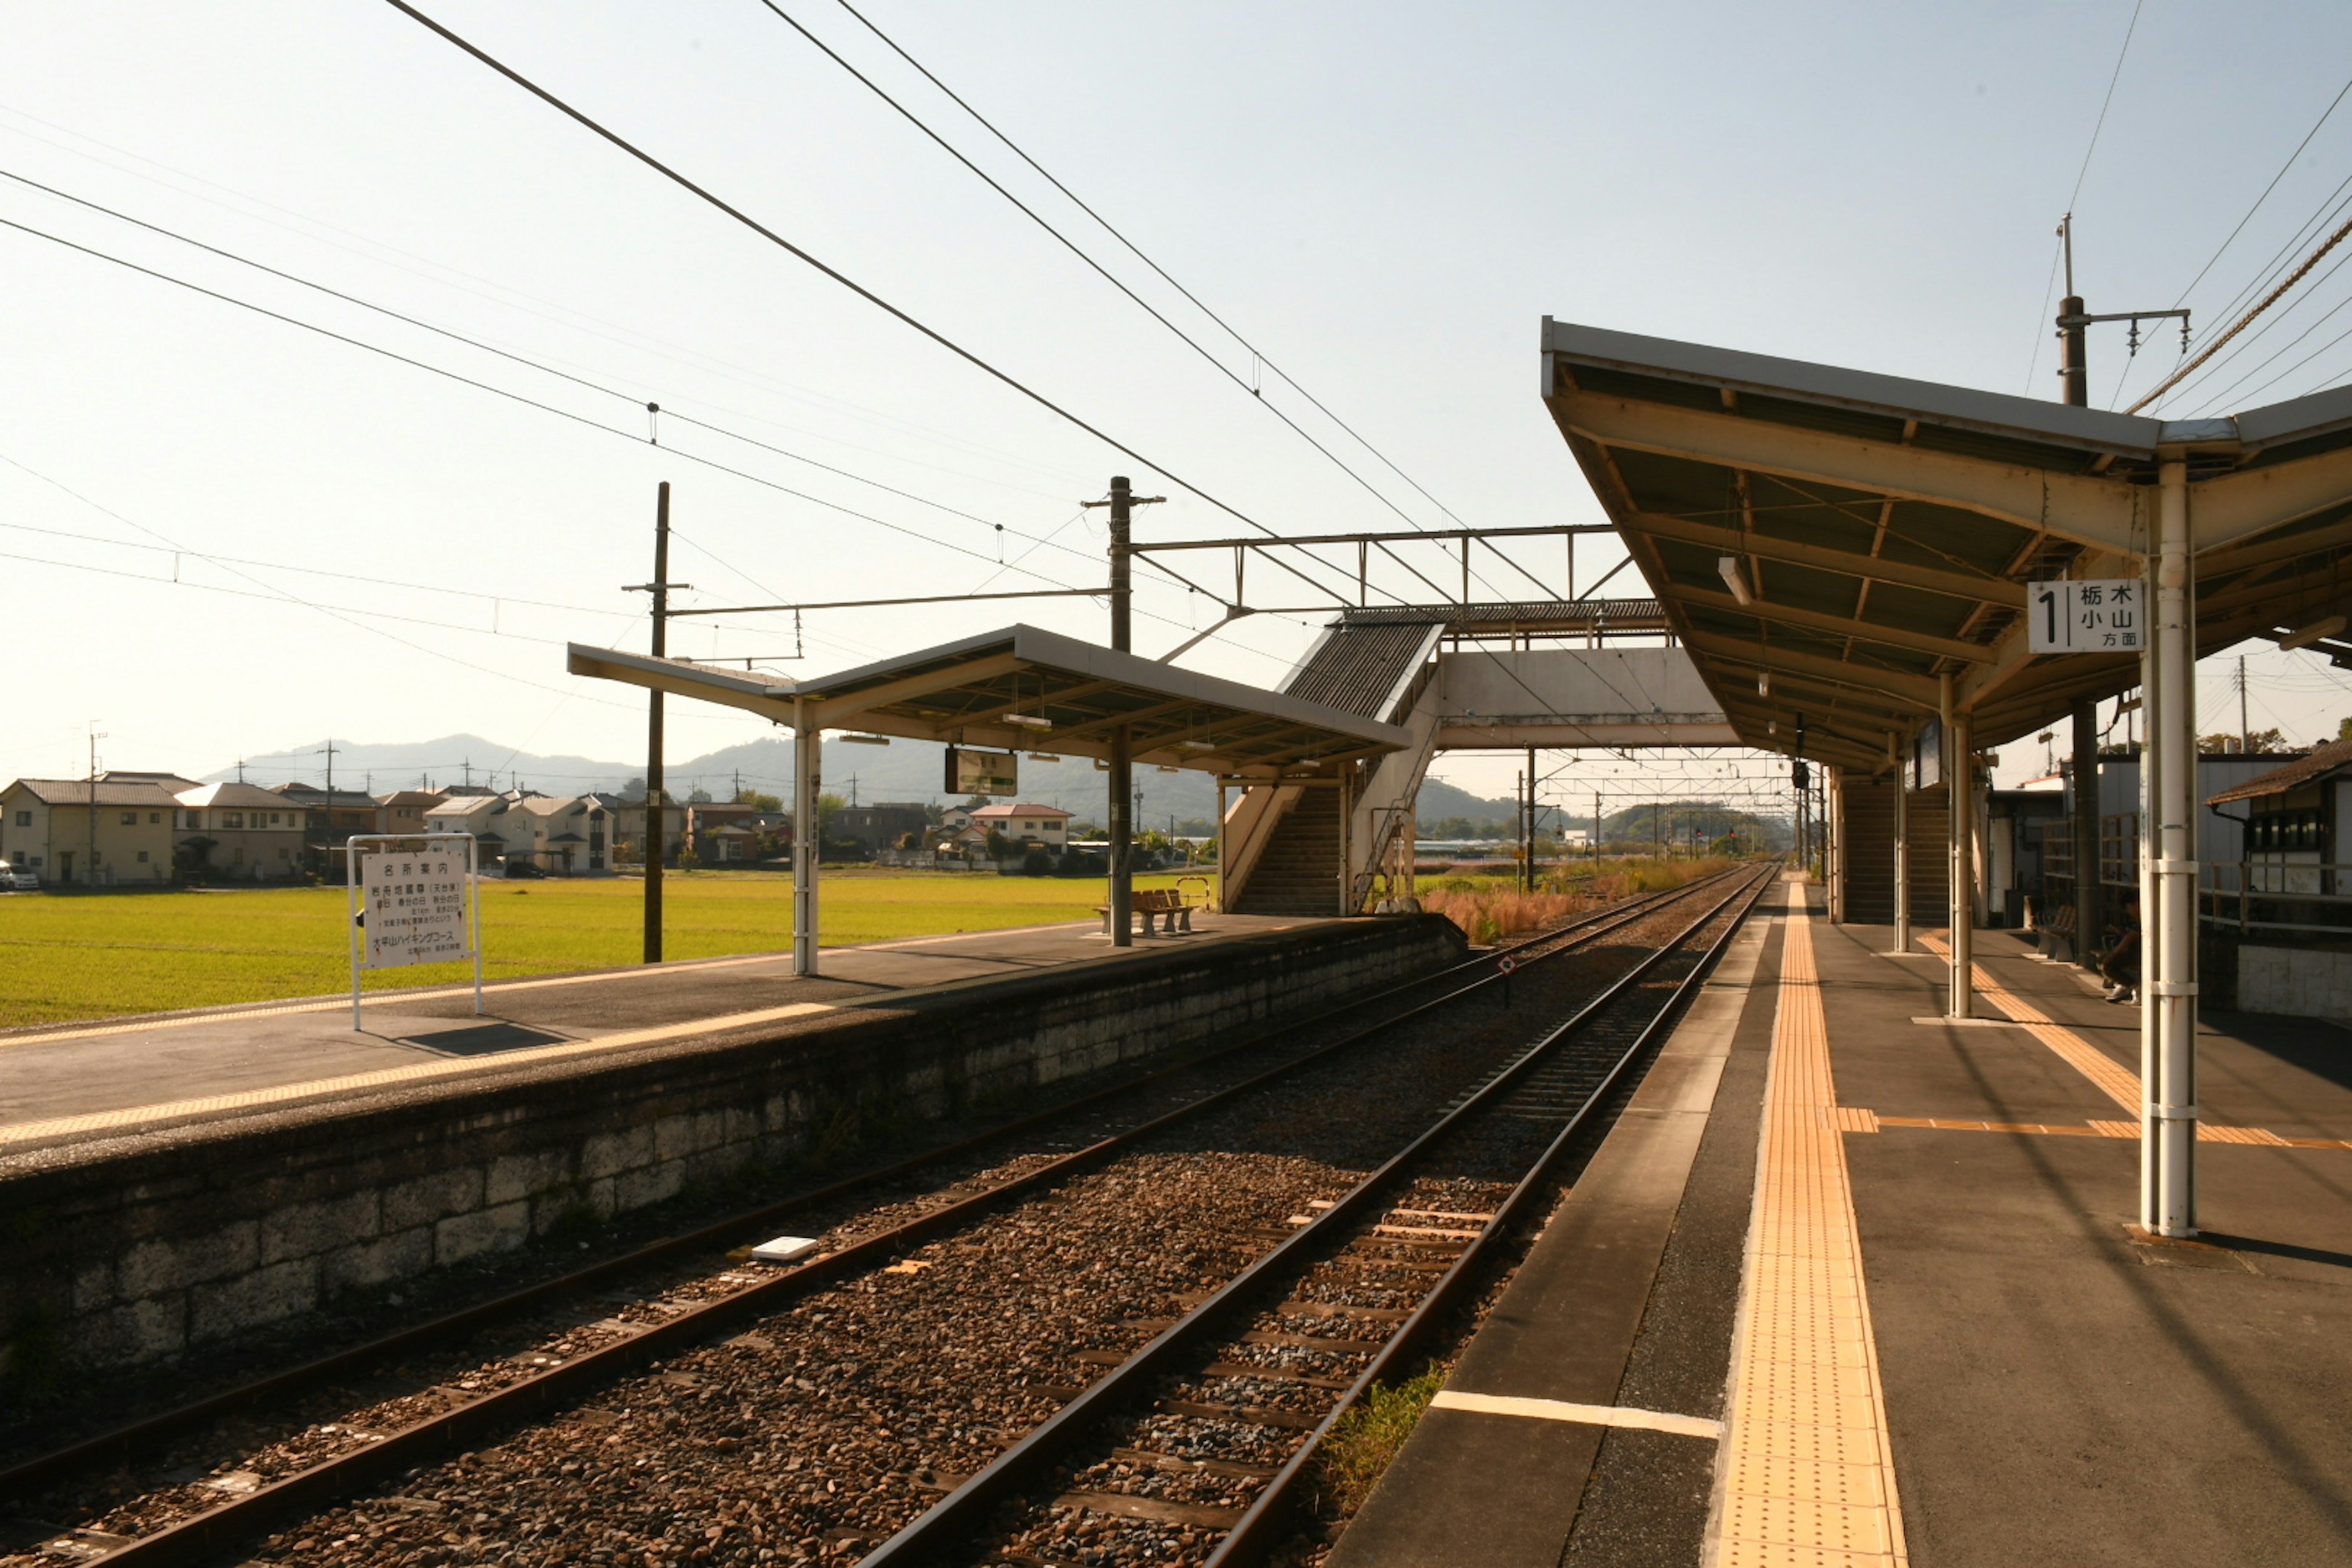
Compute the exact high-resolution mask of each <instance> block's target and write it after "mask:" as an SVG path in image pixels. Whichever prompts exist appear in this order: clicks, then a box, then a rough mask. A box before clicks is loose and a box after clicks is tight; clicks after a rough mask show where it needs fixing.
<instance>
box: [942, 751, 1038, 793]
mask: <svg viewBox="0 0 2352 1568" xmlns="http://www.w3.org/2000/svg"><path fill="white" fill-rule="evenodd" d="M1020 770H1021V760H1020V758H1019V757H1017V756H1015V755H1014V754H1013V752H968V751H965V750H964V749H963V748H962V747H961V746H950V747H949V748H948V776H947V785H946V787H947V792H948V794H950V795H1019V794H1020V793H1021V771H1020Z"/></svg>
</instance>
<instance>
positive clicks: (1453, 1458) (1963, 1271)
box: [1333, 889, 2352, 1568]
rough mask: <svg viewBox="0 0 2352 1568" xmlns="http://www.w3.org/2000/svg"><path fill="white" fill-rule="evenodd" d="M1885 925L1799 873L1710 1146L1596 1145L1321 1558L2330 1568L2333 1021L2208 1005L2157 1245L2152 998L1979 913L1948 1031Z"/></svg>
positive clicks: (2345, 1530) (1630, 1129) (2347, 1303)
mask: <svg viewBox="0 0 2352 1568" xmlns="http://www.w3.org/2000/svg"><path fill="white" fill-rule="evenodd" d="M1791 891H1792V892H1796V891H1797V890H1795V889H1791ZM1806 895H1809V896H1810V899H1811V910H1810V911H1808V912H1800V911H1801V910H1804V903H1803V899H1804V897H1805V896H1806ZM1889 936H1890V933H1889V932H1888V931H1886V930H1885V928H1873V927H1858V926H1832V925H1831V924H1829V923H1828V922H1827V921H1825V920H1823V919H1822V918H1821V914H1820V893H1819V890H1818V889H1807V890H1805V893H1804V894H1800V895H1799V902H1798V903H1797V905H1796V906H1795V907H1794V908H1792V909H1791V910H1790V911H1789V913H1788V914H1787V916H1786V917H1785V918H1784V920H1783V921H1781V922H1780V925H1779V929H1778V931H1777V933H1776V934H1775V936H1774V937H1773V938H1772V939H1771V940H1769V941H1768V942H1763V943H1760V944H1759V950H1758V952H1757V955H1756V959H1755V963H1754V973H1753V977H1752V981H1751V984H1750V985H1749V988H1748V992H1747V994H1746V999H1745V1005H1744V1006H1743V1007H1741V1009H1740V1010H1739V1014H1740V1016H1739V1017H1738V1021H1737V1023H1736V1025H1733V1026H1730V1027H1729V1028H1728V1031H1727V1033H1728V1042H1727V1050H1726V1053H1725V1055H1724V1056H1723V1058H1722V1062H1721V1066H1720V1069H1719V1084H1720V1087H1719V1088H1718V1089H1717V1090H1716V1092H1715V1094H1714V1096H1713V1103H1712V1105H1711V1106H1710V1107H1708V1108H1707V1111H1706V1128H1705V1132H1704V1134H1703V1136H1702V1137H1700V1138H1699V1140H1698V1142H1697V1148H1696V1155H1695V1156H1694V1155H1691V1154H1688V1153H1685V1152H1684V1151H1683V1150H1682V1149H1680V1148H1668V1147H1666V1146H1664V1145H1662V1144H1661V1143H1659V1142H1658V1141H1657V1133H1656V1131H1655V1128H1654V1126H1650V1125H1644V1124H1643V1123H1642V1122H1635V1121H1628V1122H1625V1123H1622V1124H1621V1127H1620V1129H1618V1130H1617V1131H1612V1134H1611V1137H1610V1140H1609V1141H1608V1142H1607V1143H1605V1144H1604V1146H1603V1148H1602V1150H1601V1152H1600V1153H1599V1154H1598V1155H1596V1157H1595V1159H1594V1161H1593V1163H1592V1165H1591V1167H1590V1169H1589V1170H1588V1171H1587V1173H1586V1174H1585V1176H1584V1177H1583V1178H1582V1179H1581V1180H1580V1183H1579V1184H1578V1187H1577V1189H1576V1191H1575V1192H1574V1193H1572V1194H1570V1197H1569V1198H1568V1199H1567V1200H1566V1201H1565V1202H1564V1203H1563V1205H1561V1207H1560V1209H1559V1212H1558V1214H1557V1215H1555V1217H1554V1219H1553V1221H1552V1222H1551V1224H1550V1226H1549V1227H1548V1228H1547V1230H1546V1233H1545V1235H1544V1237H1542V1238H1541V1240H1540V1241H1539V1242H1538V1245H1537V1247H1536V1249H1535V1250H1534V1252H1533V1253H1531V1255H1530V1258H1529V1259H1528V1265H1527V1267H1526V1268H1524V1269H1523V1270H1522V1273H1521V1276H1520V1278H1519V1279H1517V1280H1515V1281H1514V1283H1513V1285H1512V1286H1511V1287H1510V1289H1508V1290H1507V1292H1506V1294H1505V1295H1504V1297H1503V1298H1502V1300H1501V1301H1500V1302H1499V1303H1498V1305H1497V1308H1496V1311H1495V1312H1494V1313H1493V1314H1492V1316H1491V1317H1490V1319H1489V1321H1488V1324H1487V1326H1486V1330H1485V1331H1482V1333H1481V1334H1480V1336H1479V1337H1478V1339H1477V1341H1476V1342H1474V1343H1473V1345H1472V1346H1471V1347H1470V1348H1469V1350H1468V1351H1467V1352H1465V1355H1464V1356H1463V1358H1462V1360H1461V1362H1460V1363H1459V1364H1458V1365H1457V1366H1456V1367H1455V1368H1454V1370H1453V1372H1452V1374H1451V1376H1450V1377H1449V1379H1448V1381H1447V1385H1446V1388H1445V1389H1444V1391H1443V1392H1442V1393H1441V1394H1439V1395H1438V1398H1437V1400H1436V1401H1435V1402H1434V1403H1433V1408H1432V1409H1431V1411H1430V1413H1429V1414H1428V1415H1425V1416H1424V1417H1423V1423H1422V1425H1421V1426H1420V1428H1419V1429H1418V1430H1417V1431H1416V1432H1415V1434H1414V1435H1413V1436H1412V1439H1411V1441H1410V1442H1409V1443H1408V1444H1407V1445H1406V1447H1405V1449H1404V1452H1403V1454H1402V1456H1401V1457H1400V1458H1399V1460H1398V1461H1397V1463H1396V1464H1395V1465H1394V1466H1393V1467H1392V1468H1391V1472H1390V1475H1389V1477H1388V1478H1387V1479H1384V1480H1383V1482H1382V1484H1381V1487H1380V1489H1378V1490H1377V1491H1376V1492H1375V1494H1374V1496H1373V1498H1372V1499H1371V1500H1370V1502H1369V1503H1368V1504H1367V1505H1366V1507H1365V1508H1364V1510H1362V1512H1361V1513H1360V1515H1359V1517H1358V1519H1357V1521H1355V1523H1354V1525H1353V1526H1352V1527H1351V1529H1350V1530H1349V1532H1348V1534H1347V1535H1345V1536H1344V1537H1343V1538H1342V1539H1341V1541H1340V1542H1339V1546H1338V1548H1337V1549H1336V1550H1335V1552H1334V1556H1333V1563H1334V1564H1335V1568H1367V1565H1381V1568H1386V1565H1389V1564H1434V1563H1459V1562H1470V1561H1475V1562H1479V1563H1491V1564H1496V1565H1497V1568H1514V1565H1517V1564H1527V1565H1528V1568H1537V1565H1538V1564H1541V1565H1543V1568H1549V1565H1550V1564H1553V1563H1567V1564H1572V1565H1599V1564H1611V1565H1614V1564H1627V1565H1631V1564H1636V1563H1640V1564H1654V1563H1709V1564H1727V1565H1728V1564H1743V1565H1744V1564H1800V1563H1801V1564H1806V1565H1809V1568H1861V1565H1864V1564H1874V1565H1891V1564H1897V1563H1906V1562H1914V1563H1926V1564H1934V1565H1937V1568H1941V1565H1945V1564H1966V1565H1970V1568H1974V1565H1977V1564H1984V1565H1988V1568H1989V1565H1991V1564H2011V1563H2070V1564H2071V1563H2133V1564H2140V1563H2221V1562H2231V1563H2240V1562H2264V1563H2267V1562H2281V1563H2286V1562H2292V1563H2346V1564H2352V1461H2347V1459H2346V1458H2345V1456H2346V1455H2347V1453H2352V1367H2347V1355H2346V1352H2345V1351H2344V1349H2343V1347H2344V1345H2345V1343H2346V1342H2347V1339H2352V1039H2347V1037H2346V1035H2345V1034H2344V1033H2343V1032H2342V1031H2340V1030H2338V1029H2336V1028H2335V1027H2334V1026H2329V1025H2325V1024H2320V1023H2316V1022H2313V1021H2306V1020H2294V1019H2275V1018H2254V1017H2246V1016H2214V1017H2210V1018H2208V1019H2207V1020H2205V1022H2204V1024H2203V1026H2202V1027H2201V1030H2200V1041H2199V1044H2200V1057H2201V1071H2202V1087H2201V1089H2200V1101H2201V1103H2202V1106H2203V1108H2204V1112H2205V1115H2206V1117H2207V1118H2208V1121H2207V1124H2206V1125H2205V1127H2204V1128H2203V1130H2202V1133H2201V1136H2200V1142H2199V1151H2198V1152H2199V1161H2200V1174H2199V1182H2200V1222H2201V1224H2202V1225H2204V1226H2207V1227H2208V1228H2207V1230H2206V1233H2205V1234H2204V1235H2203V1237H2201V1238H2200V1240H2199V1241H2197V1242H2193V1243H2186V1244H2184V1243H2162V1242H2159V1243H2150V1242H2148V1241H2146V1240H2143V1239H2140V1238H2138V1237H2137V1236H2136V1235H2135V1233H2134V1231H2133V1229H2132V1222H2133V1220H2134V1219H2135V1217H2136V1215H2137V1182H2138V1163H2139V1152H2138V1146H2137V1096H2138V1077H2137V1052H2138V1019H2137V1010H2136V1009H2134V1008H2131V1007H2125V1006H2114V1005H2105V1004H2104V1003H2103V1002H2101V1001H2100V1000H2099V999H2098V996H2097V994H2096V993H2095V990H2094V989H2093V988H2092V987H2091V986H2089V985H2088V984H2086V983H2085V981H2084V978H2083V977H2082V976H2081V975H2080V974H2079V973H2078V972H2075V971H2073V970H2071V969H2067V968H2064V967H2062V966H2057V965H2053V964H2049V963H2044V962H2042V960H2040V959H2039V958H2038V957H2037V956H2035V955H2034V954H2033V953H2032V951H2031V950H2030V949H2029V948H2027V947H2026V946H2025V945H2024V944H2023V943H2021V942H2019V941H2018V940H2017V939H2016V938H2015V937H2014V936H2013V935H2011V934H2008V933H2001V932H1980V933H1979V935H1978V949H1977V952H1978V963H1977V966H1976V967H1977V978H1978V981H1979V985H1980V987H1981V988H1982V994H1983V1001H1984V1002H1985V1003H1986V1004H1987V1005H1982V1006H1981V1008H1980V1010H1981V1011H1982V1012H1983V1013H1985V1014H1986V1015H1987V1016H1990V1017H1993V1018H1995V1019H2007V1020H2009V1022H2007V1023H1994V1024H1990V1025H1972V1026H1948V1025H1945V1024H1943V1023H1941V1022H1940V1021H1934V1016H1935V1015H1936V1014H1937V1012H1938V1011H1939V1008H1940V1005H1941V998H1942V994H1943V989H1944V985H1945V979H1946V976H1945V966H1944V963H1943V962H1942V961H1941V960H1940V959H1939V958H1938V957H1937V956H1935V955H1934V954H1932V953H1927V954H1915V955H1911V956H1903V957H1890V956H1887V955H1886V953H1885V948H1886V947H1887V945H1888V941H1889ZM1737 980H1738V973H1736V972H1735V971H1734V970H1733V968H1732V966H1731V965H1729V964H1727V966H1726V970H1725V973H1723V974H1722V975H1721V976H1719V977H1718V983H1719V984H1724V985H1729V984H1732V983H1734V982H1736V981H1737ZM1915 1019H1927V1020H1930V1021H1928V1022H1924V1023H1921V1022H1914V1020H1915ZM1684 1028H1685V1031H1693V1030H1696V1031H1700V1032H1701V1034H1702V1035H1704V1034H1706V1033H1709V1032H1711V1033H1713V1034H1717V1035H1720V1034H1723V1033H1725V1032H1726V1026H1725V1024H1724V1021H1723V1019H1722V1017H1721V1016H1720V1014H1719V1013H1718V1015H1717V1016H1715V1017H1714V1018H1713V1019H1712V1021H1710V1020H1709V1019H1708V1018H1706V1016H1704V1015H1703V1013H1702V1012H1701V1011H1698V1010H1695V1011H1694V1013H1693V1015H1692V1016H1691V1018H1690V1019H1689V1020H1688V1021H1686V1023H1685V1026H1684ZM1676 1043H1677V1046H1678V1047H1683V1046H1692V1047H1695V1046H1696V1044H1697V1040H1696V1038H1694V1039H1692V1040H1690V1041H1687V1042H1686V1041H1685V1039H1684V1038H1683V1037H1682V1036H1680V1035H1678V1037H1677V1042H1676ZM1661 1065H1662V1066H1663V1065H1664V1062H1663V1061H1662V1064H1661ZM1659 1081H1660V1082H1661V1084H1662V1091H1663V1086H1664V1084H1665V1082H1666V1080H1659ZM1683 1087H1684V1088H1685V1089H1687V1088H1688V1087H1689V1085H1688V1083H1687V1081H1686V1080H1685V1083H1684V1084H1683ZM1621 1134H1622V1136H1621ZM1685 1142H1687V1140H1685ZM1645 1187H1646V1188H1647V1189H1648V1190H1647V1191H1646V1192H1644V1191H1643V1189H1644V1188H1645ZM1667 1189H1673V1190H1675V1191H1676V1192H1677V1193H1678V1194H1679V1196H1678V1201H1677V1202H1676V1203H1675V1209H1674V1213H1673V1215H1672V1219H1671V1226H1670V1227H1667V1226H1662V1225H1661V1223H1660V1221H1659V1220H1658V1218H1657V1217H1656V1210H1657V1207H1658V1204H1659V1195H1658V1194H1660V1193H1661V1192H1664V1191H1665V1190H1667ZM1662 1230H1663V1231H1664V1236H1663V1247H1660V1245H1659V1242H1660V1237H1661V1232H1662ZM1629 1281H1636V1282H1639V1281H1646V1291H1647V1293H1646V1299H1645V1300H1639V1301H1638V1322H1639V1328H1638V1331H1634V1332H1629V1331H1628V1329H1627V1322H1628V1319H1627V1315H1626V1310H1625V1309H1626V1304H1627V1302H1628V1300H1629V1299H1630V1298H1631V1297H1632V1296H1634V1295H1638V1290H1637V1289H1635V1287H1634V1286H1633V1285H1629ZM1716 1421H1719V1422H1720V1423H1721V1427H1722V1436H1721V1438H1720V1440H1719V1442H1718V1441H1714V1440H1709V1439H1707V1438H1705V1437H1703V1436H1696V1434H1700V1433H1703V1432H1705V1431H1706V1430H1708V1429H1709V1424H1710V1423H1712V1422H1716Z"/></svg>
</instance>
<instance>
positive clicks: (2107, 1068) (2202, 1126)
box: [1879, 936, 2352, 1149]
mask: <svg viewBox="0 0 2352 1568" xmlns="http://www.w3.org/2000/svg"><path fill="white" fill-rule="evenodd" d="M1919 943H1920V945H1921V946H1923V947H1925V948H1927V950H1928V951H1930V952H1934V953H1935V954H1936V955H1937V956H1938V957H1939V958H1942V959H1944V960H1945V961H1946V962H1947V963H1949V962H1950V960H1951V949H1950V948H1949V947H1948V946H1946V945H1945V943H1944V942H1943V941H1942V940H1941V939H1940V938H1937V937H1932V936H1923V937H1921V938H1920V939H1919ZM1969 974H1970V975H1971V976H1973V977H1974V978H1975V981H1976V988H1977V994H1979V995H1980V996H1982V997H1983V998H1984V999H1985V1000H1986V1001H1988V1002H1990V1003H1991V1004H1992V1005H1994V1006H1996V1007H1998V1008H2000V1010H2001V1011H2002V1012H2004V1013H2006V1014H2008V1015H2009V1016H2010V1018H2011V1021H2012V1022H2014V1023H2019V1024H2022V1025H2024V1026H2025V1027H2026V1029H2027V1031H2028V1032H2029V1033H2031V1034H2032V1036H2033V1037H2034V1038H2035V1039H2037V1040H2040V1041H2041V1042H2042V1044H2043V1045H2045V1046H2047V1047H2050V1048H2051V1049H2052V1050H2053V1051H2054V1052H2056V1053H2057V1054H2058V1056H2059V1058H2061V1059H2062V1060H2063V1061H2064V1062H2065V1063H2066V1065H2067V1066H2069V1067H2071V1068H2074V1070H2075V1071H2076V1072H2079V1073H2081V1074H2082V1075H2083V1076H2084V1078H2086V1079H2090V1080H2091V1082H2092V1083H2093V1084H2095V1085H2096V1086H2097V1087H2098V1089H2100V1091H2101V1092H2103V1093H2104V1094H2105V1095H2106V1097H2107V1098H2108V1099H2109V1100H2114V1101H2115V1102H2116V1104H2117V1105H2120V1106H2122V1107H2123V1108H2124V1109H2125V1110H2128V1111H2130V1112H2131V1113H2132V1114H2133V1115H2135V1116H2137V1115H2138V1114H2139V1110H2140V1090H2139V1074H2137V1073H2136V1072H2134V1071H2132V1070H2131V1068H2127V1067H2126V1066H2124V1065H2123V1064H2122V1063H2121V1062H2118V1061H2116V1059H2115V1058H2113V1057H2111V1056H2109V1055H2107V1054H2106V1053H2105V1051H2102V1050H2100V1049H2099V1048H2098V1047H2096V1046H2094V1045H2093V1044H2091V1042H2090V1041H2088V1040H2086V1039H2084V1038H2083V1037H2082V1036H2080V1035H2078V1034H2076V1033H2074V1030H2072V1029H2070V1028H2068V1027H2066V1026H2065V1025H2063V1024H2061V1023H2058V1022H2057V1021H2056V1020H2054V1019H2053V1018H2052V1017H2050V1016H2049V1015H2047V1014H2045V1013H2043V1012H2042V1009H2040V1008H2039V1007H2036V1006H2035V1005H2033V1004H2032V1003H2031V1002H2028V1001H2027V1000H2025V998H2023V997H2022V996H2020V995H2019V994H2017V993H2016V992H2014V991H2011V989H2010V988H2009V987H2008V986H2006V985H2003V984H2001V983H2000V981H1998V980H1996V979H1994V978H1993V977H1992V976H1991V975H1990V973H1986V970H1985V966H1984V965H1983V964H1981V963H1972V964H1970V965H1969ZM1879 1121H1882V1122H1884V1123H1885V1125H1887V1126H1889V1127H1937V1128H1967V1129H1969V1130H1971V1131H1995V1132H2070V1133H2071V1132H2079V1131H2082V1129H2081V1128H2076V1127H2052V1126H2043V1125H2039V1124H2035V1125H2026V1124H2022V1123H2020V1124H2015V1125H2012V1124H2011V1123H2008V1122H1986V1121H1948V1120H1933V1121H1918V1120H1915V1119H1910V1118H1906V1117H1899V1116H1882V1117H1880V1118H1879ZM2086 1125H2087V1126H2088V1127H2090V1128H2092V1129H2093V1130H2095V1131H2097V1132H2098V1134H2099V1135H2100V1136H2102V1137H2106V1138H2137V1137H2138V1136H2139V1135H2140V1130H2139V1123H2138V1122H2137V1121H2092V1122H2089V1123H2086ZM2197 1141H2198V1142H2200V1143H2254V1144H2260V1145H2262V1146H2263V1147H2264V1148H2271V1149H2352V1141H2347V1140H2345V1139H2342V1138H2285V1137H2282V1136H2280V1135H2279V1134H2278V1133H2276V1132H2273V1131H2271V1130H2270V1129H2268V1128H2266V1127H2231V1126H2227V1125H2225V1124H2222V1123H2220V1122H2217V1121H2214V1120H2213V1118H2212V1117H2211V1116H2210V1115H2205V1116H2200V1118H2199V1119H2198V1122H2197Z"/></svg>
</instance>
